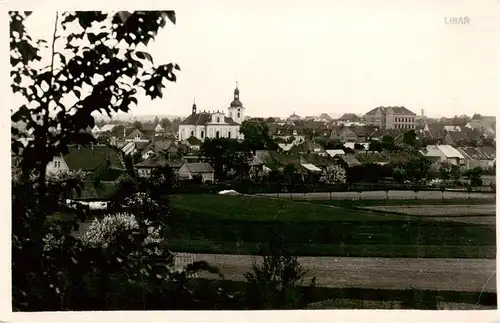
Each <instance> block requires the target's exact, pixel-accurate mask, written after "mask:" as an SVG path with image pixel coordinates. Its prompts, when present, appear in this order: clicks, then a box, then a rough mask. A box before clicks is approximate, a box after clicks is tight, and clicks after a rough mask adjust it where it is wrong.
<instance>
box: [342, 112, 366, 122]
mask: <svg viewBox="0 0 500 323" xmlns="http://www.w3.org/2000/svg"><path fill="white" fill-rule="evenodd" d="M339 120H342V121H359V120H361V118H360V117H358V116H357V115H356V114H354V113H344V115H342V116H341V117H340V118H339Z"/></svg>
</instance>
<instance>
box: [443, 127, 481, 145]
mask: <svg viewBox="0 0 500 323" xmlns="http://www.w3.org/2000/svg"><path fill="white" fill-rule="evenodd" d="M448 136H449V137H450V138H451V140H453V142H458V141H461V140H467V139H473V140H479V139H481V133H480V132H479V131H477V130H469V129H467V130H463V131H450V132H448Z"/></svg>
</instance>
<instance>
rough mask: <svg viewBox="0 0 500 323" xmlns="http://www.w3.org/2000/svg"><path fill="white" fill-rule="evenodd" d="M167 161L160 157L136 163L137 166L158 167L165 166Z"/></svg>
mask: <svg viewBox="0 0 500 323" xmlns="http://www.w3.org/2000/svg"><path fill="white" fill-rule="evenodd" d="M165 164H166V163H165V161H163V160H162V159H160V158H148V159H145V160H143V161H141V162H140V163H137V164H135V165H134V167H137V168H158V167H162V166H164V165H165Z"/></svg>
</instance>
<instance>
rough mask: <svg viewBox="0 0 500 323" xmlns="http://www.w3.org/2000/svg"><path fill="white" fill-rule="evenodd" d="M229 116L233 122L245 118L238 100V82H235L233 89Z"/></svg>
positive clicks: (241, 120)
mask: <svg viewBox="0 0 500 323" xmlns="http://www.w3.org/2000/svg"><path fill="white" fill-rule="evenodd" d="M228 110H229V111H228V112H229V117H230V118H232V119H233V120H234V121H235V122H237V123H239V124H241V123H242V122H243V120H245V108H244V107H243V104H242V103H241V101H240V90H239V89H238V82H236V88H235V89H234V97H233V101H232V102H231V104H230V106H229V108H228Z"/></svg>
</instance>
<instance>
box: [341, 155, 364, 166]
mask: <svg viewBox="0 0 500 323" xmlns="http://www.w3.org/2000/svg"><path fill="white" fill-rule="evenodd" d="M337 156H338V158H340V159H341V160H342V161H343V162H344V163H346V164H347V166H358V165H361V163H360V162H359V160H357V159H356V157H355V156H354V155H352V154H345V155H337ZM337 156H335V157H337Z"/></svg>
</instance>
